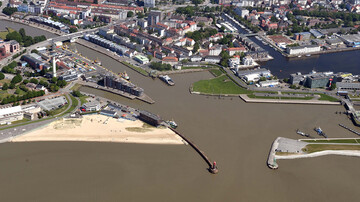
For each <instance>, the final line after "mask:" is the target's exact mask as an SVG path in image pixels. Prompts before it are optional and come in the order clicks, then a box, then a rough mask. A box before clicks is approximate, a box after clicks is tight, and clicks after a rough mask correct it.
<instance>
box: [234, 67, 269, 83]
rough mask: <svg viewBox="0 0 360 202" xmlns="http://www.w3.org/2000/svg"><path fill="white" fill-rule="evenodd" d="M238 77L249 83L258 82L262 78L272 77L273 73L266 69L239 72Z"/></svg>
mask: <svg viewBox="0 0 360 202" xmlns="http://www.w3.org/2000/svg"><path fill="white" fill-rule="evenodd" d="M236 75H237V76H238V77H239V78H241V79H243V80H245V81H247V82H252V81H258V80H259V79H260V78H261V77H265V78H269V77H270V76H271V72H270V70H267V69H265V68H259V69H254V70H241V71H237V72H236Z"/></svg>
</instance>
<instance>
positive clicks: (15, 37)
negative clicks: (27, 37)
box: [6, 31, 22, 43]
mask: <svg viewBox="0 0 360 202" xmlns="http://www.w3.org/2000/svg"><path fill="white" fill-rule="evenodd" d="M6 40H7V41H10V40H15V41H17V42H19V43H21V42H22V37H21V35H20V34H19V32H17V31H13V32H11V33H8V34H7V35H6Z"/></svg>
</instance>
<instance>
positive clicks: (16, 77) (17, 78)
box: [11, 74, 22, 84]
mask: <svg viewBox="0 0 360 202" xmlns="http://www.w3.org/2000/svg"><path fill="white" fill-rule="evenodd" d="M21 81H22V76H21V75H20V74H17V75H16V76H14V78H13V79H12V80H11V83H12V84H16V83H20V82H21Z"/></svg>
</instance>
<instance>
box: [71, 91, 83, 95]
mask: <svg viewBox="0 0 360 202" xmlns="http://www.w3.org/2000/svg"><path fill="white" fill-rule="evenodd" d="M72 95H73V96H75V97H81V96H82V94H81V93H80V91H78V90H73V91H72Z"/></svg>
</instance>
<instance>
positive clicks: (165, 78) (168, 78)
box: [159, 75, 175, 86]
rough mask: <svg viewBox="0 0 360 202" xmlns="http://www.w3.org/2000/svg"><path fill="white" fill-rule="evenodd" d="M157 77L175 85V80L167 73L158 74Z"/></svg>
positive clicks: (170, 84)
mask: <svg viewBox="0 0 360 202" xmlns="http://www.w3.org/2000/svg"><path fill="white" fill-rule="evenodd" d="M159 78H160V79H161V80H162V81H163V82H165V83H167V84H168V85H169V86H173V85H175V82H174V81H173V80H172V79H171V78H170V77H169V76H168V75H159Z"/></svg>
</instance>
